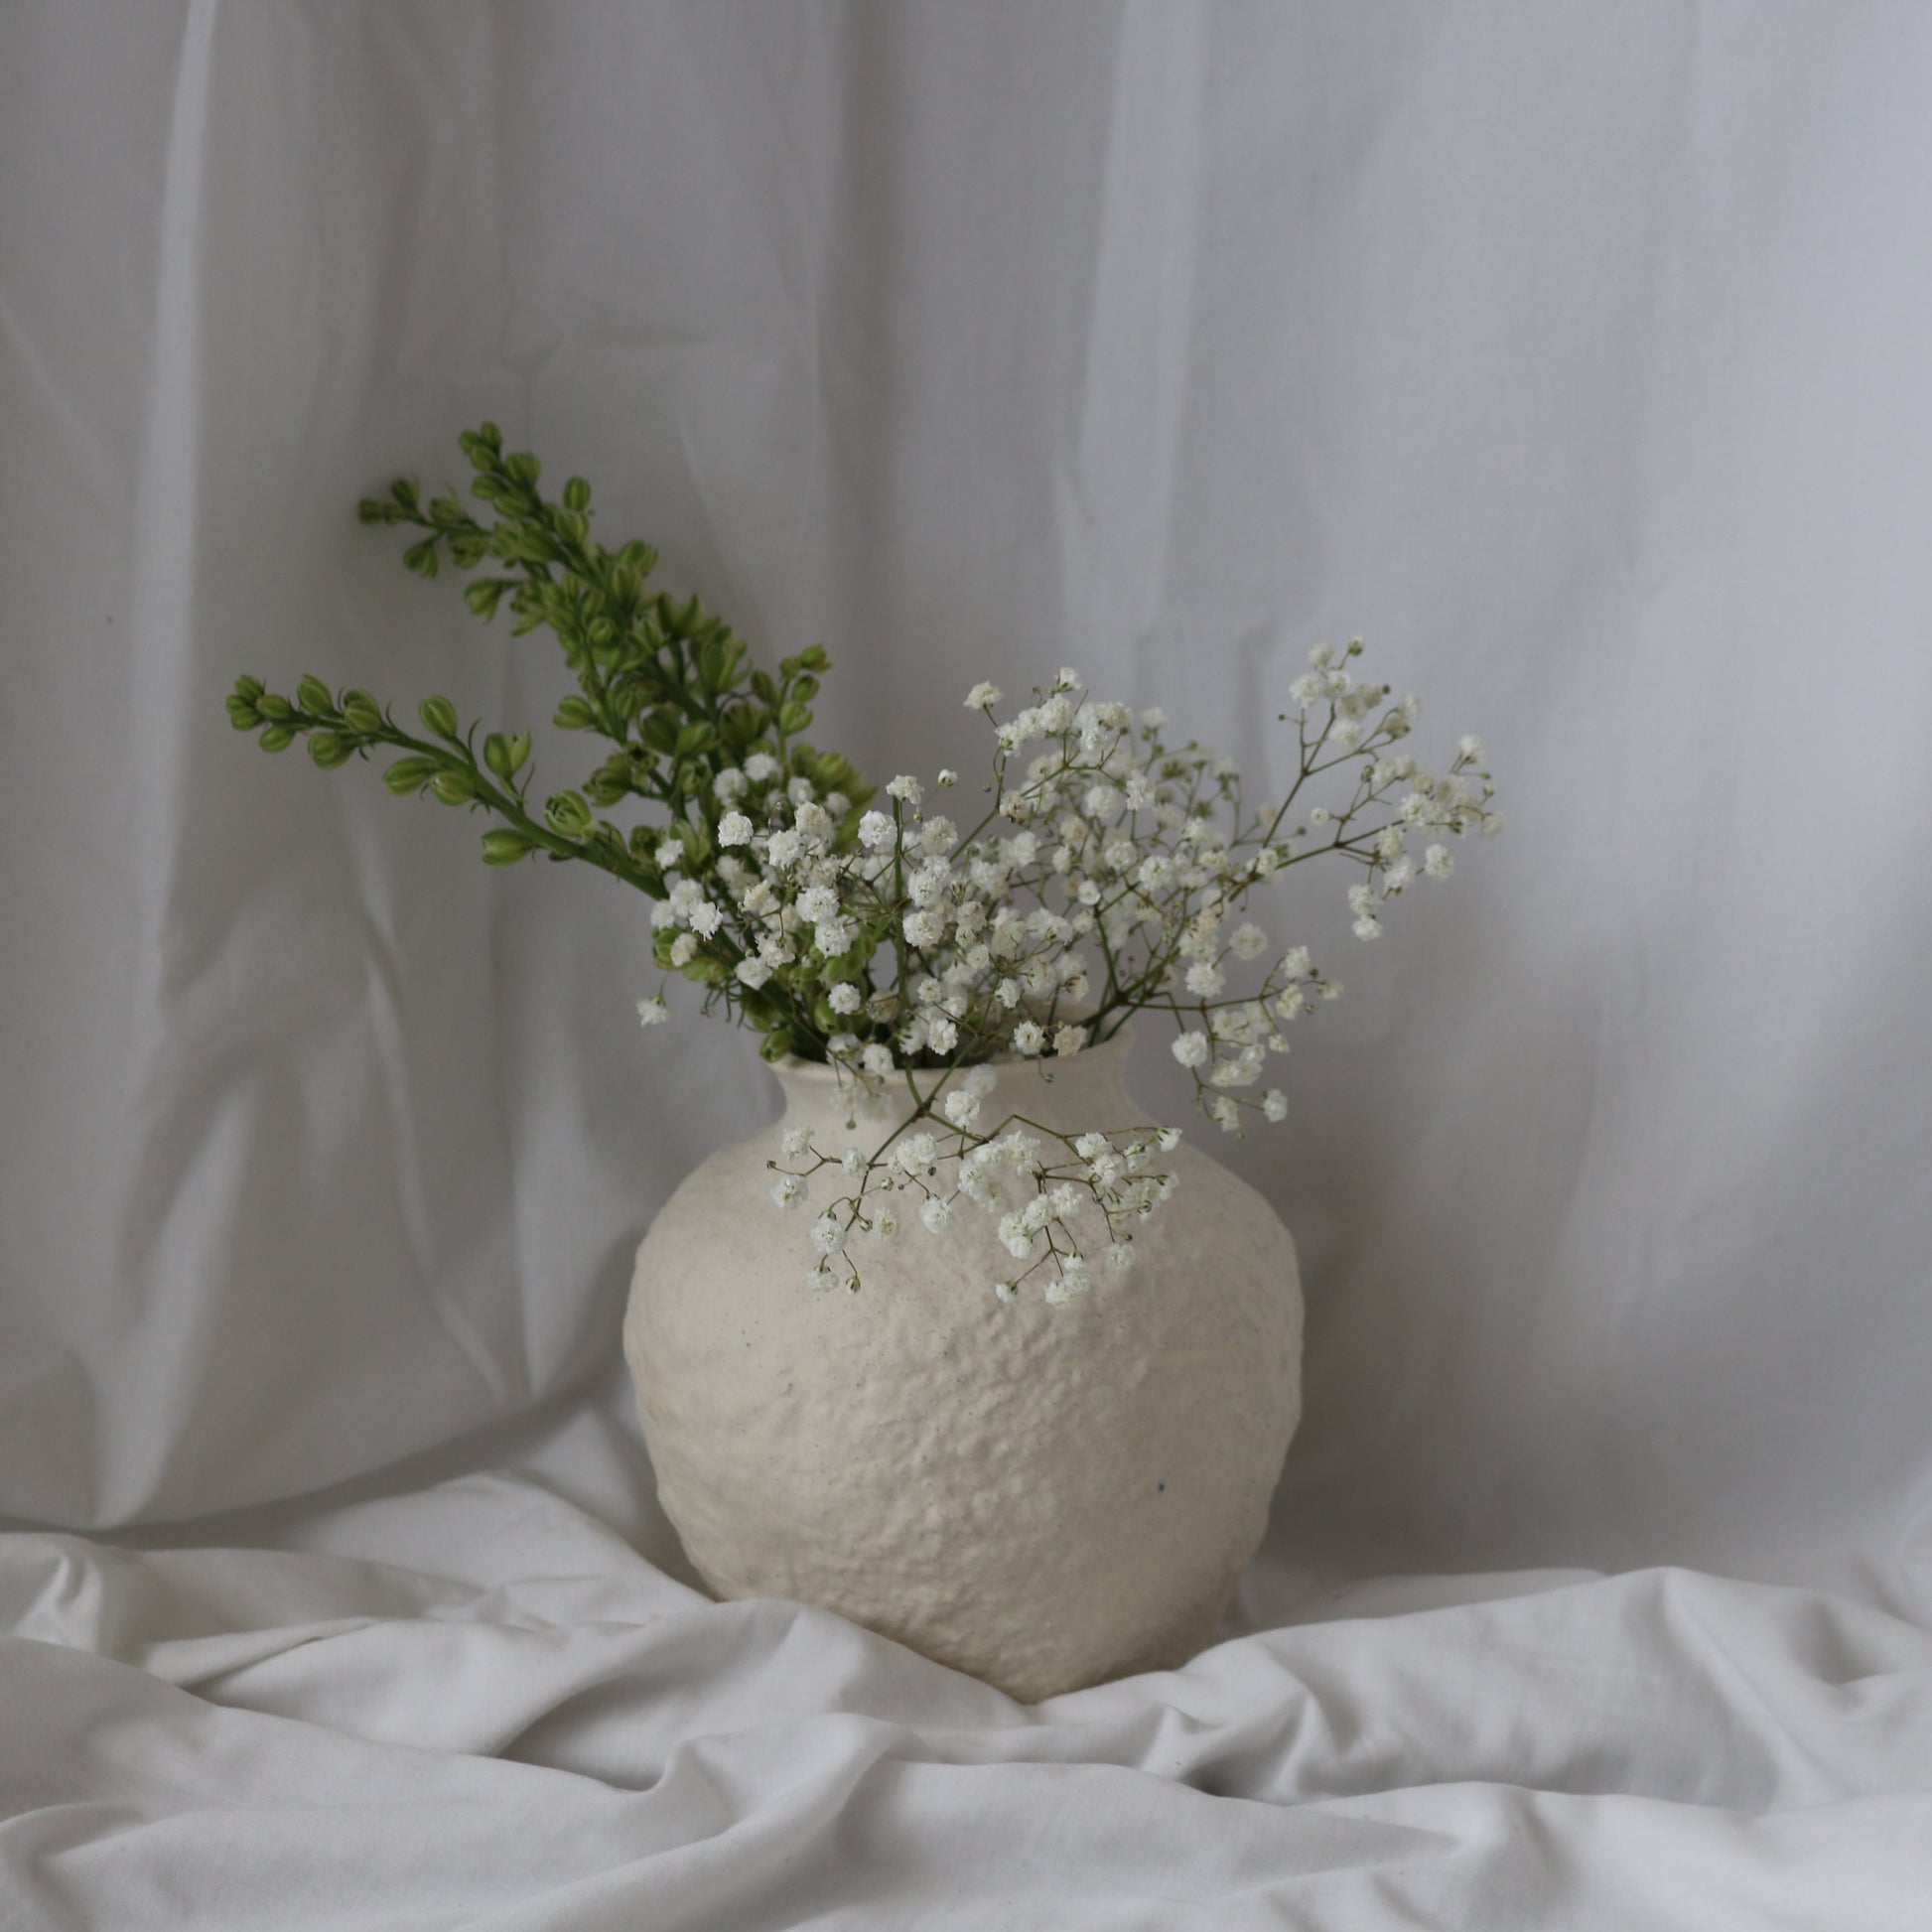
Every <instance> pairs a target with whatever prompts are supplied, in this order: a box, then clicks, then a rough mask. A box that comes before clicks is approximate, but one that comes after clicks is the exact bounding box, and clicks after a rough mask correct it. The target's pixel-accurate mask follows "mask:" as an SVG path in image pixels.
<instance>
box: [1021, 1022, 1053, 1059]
mask: <svg viewBox="0 0 1932 1932" xmlns="http://www.w3.org/2000/svg"><path fill="white" fill-rule="evenodd" d="M1045 1044H1046V1029H1045V1028H1044V1027H1042V1026H1040V1025H1039V1023H1038V1022H1037V1021H1035V1020H1023V1021H1021V1023H1020V1024H1019V1026H1017V1027H1016V1028H1014V1030H1013V1050H1014V1051H1015V1052H1016V1053H1025V1054H1026V1055H1028V1056H1029V1057H1030V1058H1031V1057H1032V1056H1033V1055H1034V1054H1035V1053H1037V1052H1038V1051H1039V1050H1040V1048H1041V1047H1043V1046H1044V1045H1045Z"/></svg>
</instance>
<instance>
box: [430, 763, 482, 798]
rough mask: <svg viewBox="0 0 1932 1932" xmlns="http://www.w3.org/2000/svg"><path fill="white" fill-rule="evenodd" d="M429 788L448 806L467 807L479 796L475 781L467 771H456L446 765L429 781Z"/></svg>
mask: <svg viewBox="0 0 1932 1932" xmlns="http://www.w3.org/2000/svg"><path fill="white" fill-rule="evenodd" d="M429 788H430V790H431V791H433V792H435V794H436V795H437V797H439V798H440V799H442V801H443V802H444V804H446V805H467V804H468V803H469V802H470V801H471V799H473V798H474V797H476V795H477V787H476V783H475V781H474V780H473V779H472V778H471V776H470V774H469V772H467V771H454V770H452V769H451V768H450V767H449V766H448V765H445V766H444V767H443V769H442V770H441V771H439V772H438V773H437V774H436V776H435V777H433V778H432V779H431V780H430V781H429Z"/></svg>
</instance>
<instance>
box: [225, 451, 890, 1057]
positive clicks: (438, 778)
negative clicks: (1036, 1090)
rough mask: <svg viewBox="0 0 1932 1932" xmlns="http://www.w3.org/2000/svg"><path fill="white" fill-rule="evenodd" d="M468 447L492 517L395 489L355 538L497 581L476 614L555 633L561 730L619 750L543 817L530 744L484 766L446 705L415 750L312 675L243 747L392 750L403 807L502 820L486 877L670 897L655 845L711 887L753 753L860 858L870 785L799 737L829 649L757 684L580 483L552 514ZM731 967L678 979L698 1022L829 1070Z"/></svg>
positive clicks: (240, 713)
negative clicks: (615, 537)
mask: <svg viewBox="0 0 1932 1932" xmlns="http://www.w3.org/2000/svg"><path fill="white" fill-rule="evenodd" d="M459 440H460V442H461V445H462V449H463V452H464V454H465V455H466V456H467V457H468V458H469V460H470V463H471V466H472V468H473V469H474V471H475V472H476V475H475V477H474V478H473V480H472V482H471V483H470V493H471V495H472V496H474V497H475V498H476V499H477V500H478V502H479V503H481V504H482V505H483V514H482V515H481V516H479V515H475V514H472V512H471V511H470V510H469V509H468V508H467V507H466V506H465V504H464V501H463V499H462V497H461V496H460V495H459V493H458V492H457V490H456V488H455V487H454V486H451V487H448V488H446V489H445V490H444V491H443V492H442V493H441V494H439V495H436V496H433V497H429V498H427V499H426V498H425V497H424V495H423V492H422V487H421V485H420V483H418V482H417V481H416V480H415V479H414V478H401V479H398V480H397V481H396V482H395V483H392V484H391V485H390V489H389V494H388V496H387V497H386V498H378V497H369V498H365V499H364V500H363V501H362V503H361V504H360V506H359V514H360V517H361V520H362V521H363V522H364V523H370V524H388V525H406V526H410V527H413V528H416V529H419V530H422V531H423V532H425V534H424V535H423V536H422V537H421V538H419V539H418V540H417V541H416V542H415V543H413V544H411V545H410V547H409V548H408V550H406V551H405V552H404V553H403V562H404V563H405V564H406V565H407V566H408V567H409V569H411V570H412V571H414V572H415V573H416V574H417V575H418V576H421V577H425V578H433V577H435V576H437V575H438V574H439V573H440V572H441V570H442V567H443V563H444V560H445V559H446V558H447V560H448V561H449V563H450V564H451V565H452V566H453V567H454V568H456V569H458V570H461V571H466V572H478V571H485V567H486V566H487V567H488V568H487V570H486V572H485V574H483V575H476V576H473V577H472V579H471V581H470V583H469V584H468V585H467V586H466V587H465V591H464V598H465V601H466V602H467V603H468V604H469V606H470V609H471V611H472V612H473V613H474V614H475V615H476V616H477V617H479V618H481V619H482V620H483V621H484V622H485V623H487V622H489V621H491V620H492V619H493V618H494V617H495V615H496V613H497V611H498V610H499V609H501V608H503V607H504V606H505V605H507V607H508V609H509V612H510V614H511V616H512V618H513V619H514V623H513V626H512V634H513V635H515V636H519V637H520V636H523V635H526V634H527V633H529V632H531V631H533V630H538V629H547V630H549V631H550V632H551V633H552V634H553V635H554V636H555V638H556V640H557V642H558V644H559V646H560V647H561V649H562V652H563V656H564V662H565V664H566V665H567V666H568V668H569V670H570V671H571V673H572V675H573V676H574V677H575V679H576V683H577V691H576V692H575V693H574V694H573V695H571V696H568V697H566V698H564V700H563V701H562V702H561V703H560V704H559V705H558V706H557V710H556V716H555V718H554V721H553V722H554V723H555V724H556V725H557V726H558V727H559V728H561V729H562V730H564V731H571V732H586V733H589V734H591V735H592V736H593V737H594V738H598V739H601V740H603V741H604V742H605V743H606V744H608V745H609V746H610V747H611V749H610V751H609V752H608V753H607V754H606V755H605V756H604V757H603V758H602V759H600V761H599V762H598V763H597V765H596V766H595V767H594V768H593V769H592V770H591V771H590V773H589V774H588V775H587V776H586V777H585V778H584V779H583V780H582V781H581V782H580V783H579V784H578V785H576V786H572V787H568V788H566V789H564V790H561V791H557V792H553V793H551V794H549V795H548V796H547V797H545V798H544V799H543V801H542V804H541V805H540V806H537V805H536V804H534V803H533V800H532V796H531V792H530V783H531V777H532V771H531V766H530V758H531V737H530V733H529V732H528V731H516V732H504V731H491V732H488V733H486V734H484V735H483V748H482V752H481V755H480V754H479V752H478V748H477V740H478V735H479V732H480V731H481V730H482V727H481V725H480V724H478V723H471V724H469V725H467V726H466V725H464V724H463V723H462V722H461V720H460V718H459V715H458V712H457V709H456V707H455V705H453V704H452V703H451V702H450V700H449V699H448V698H445V697H440V696H432V697H428V698H425V699H423V700H422V702H421V703H420V704H419V705H418V706H417V707H416V717H417V720H418V722H419V723H420V726H421V733H420V734H418V733H415V732H411V731H408V730H405V729H404V728H403V727H402V726H401V725H399V724H398V723H397V721H396V717H395V713H394V711H393V710H392V708H391V707H390V706H388V705H387V704H383V703H380V702H378V701H377V700H376V699H375V698H374V697H372V696H371V695H370V694H369V693H368V692H367V691H362V690H356V689H347V690H343V691H339V692H332V691H331V690H330V688H329V687H328V686H327V685H326V684H324V683H323V681H322V680H321V679H320V678H317V677H314V676H305V677H303V678H302V679H301V680H300V681H299V683H298V684H297V685H296V687H295V692H294V695H293V696H292V697H284V696H281V695H279V694H277V693H275V692H273V691H270V690H269V689H268V688H267V687H266V686H265V685H264V683H263V682H262V680H261V679H260V678H258V677H253V676H243V677H239V678H237V679H236V680H235V686H234V690H233V692H232V693H231V694H230V695H229V697H228V700H227V709H228V716H229V719H230V721H231V722H232V723H233V725H234V727H235V729H236V730H237V731H246V732H256V731H258V732H259V733H260V740H259V743H260V745H261V748H262V750H263V751H265V752H281V751H286V750H287V749H288V747H289V746H291V745H293V744H294V743H295V742H296V740H297V739H302V740H304V741H306V743H307V745H308V749H309V756H310V757H311V759H314V760H315V762H316V763H317V764H318V765H319V766H321V767H322V768H323V769H324V770H333V769H335V768H337V767H339V766H342V765H345V764H347V763H348V762H349V760H350V759H366V758H367V757H368V756H369V755H370V754H371V753H372V752H374V751H377V750H379V749H387V750H392V751H398V752H401V753H403V754H404V756H403V757H402V758H400V759H397V760H396V761H395V762H394V763H392V764H390V765H389V766H388V767H387V769H386V770H385V771H384V772H383V774H382V777H383V782H384V783H385V784H386V785H387V786H388V788H389V789H390V791H392V792H394V793H395V794H396V795H397V796H399V797H400V796H405V795H407V794H410V793H415V794H418V795H429V796H432V797H434V798H436V799H438V800H440V801H441V802H442V803H444V804H446V805H452V806H462V807H465V808H467V809H469V810H472V811H477V810H482V811H484V812H487V813H490V814H493V815H494V816H495V817H497V818H499V819H500V820H502V821H503V822H502V823H501V824H500V825H498V826H496V827H494V828H492V829H491V830H489V831H487V832H485V833H484V834H483V863H484V864H485V865H490V866H509V865H515V864H517V863H518V862H519V861H520V860H523V859H526V858H529V857H530V856H532V855H533V854H535V853H537V852H544V853H547V854H548V855H549V857H550V858H551V859H552V860H553V861H557V862H562V861H564V860H567V859H577V860H582V861H584V862H586V863H588V864H590V865H593V866H596V867H598V868H600V869H601V870H602V871H605V872H608V873H611V874H613V875H615V876H616V877H617V878H619V879H621V880H622V881H623V882H624V883H625V884H626V885H629V886H633V887H635V888H636V889H637V890H638V891H639V892H642V893H645V894H647V895H648V896H649V897H652V898H655V899H662V898H664V897H666V896H667V894H668V891H669V887H668V884H667V882H666V879H665V867H664V865H663V864H662V863H660V859H659V854H660V852H661V849H662V847H663V844H664V841H665V840H666V839H667V838H672V839H675V840H676V841H677V842H678V844H679V846H680V847H681V848H682V859H681V860H680V862H679V863H678V865H677V867H676V868H675V869H677V870H681V871H683V872H685V873H686V874H687V875H688V874H691V873H694V872H697V871H700V870H702V869H703V868H704V866H705V864H706V862H707V861H708V860H709V859H711V858H712V857H713V856H714V853H713V842H714V838H715V820H716V816H717V806H716V802H715V800H714V799H713V797H712V796H711V784H712V780H713V779H714V778H715V777H716V775H717V774H718V772H719V771H721V770H723V769H725V768H726V767H728V766H738V765H742V763H743V762H744V760H745V759H747V758H749V757H752V756H754V755H756V754H759V753H763V754H765V755H767V756H769V757H771V758H774V759H777V760H778V762H779V764H780V765H781V766H782V767H783V768H784V769H785V771H786V772H788V773H790V774H792V775H794V776H797V777H803V778H807V779H809V780H811V781H812V784H813V786H814V788H815V790H816V791H817V792H818V793H819V795H821V796H823V795H826V794H834V793H835V794H841V795H843V796H844V797H845V798H846V799H847V800H848V801H849V809H848V811H847V813H846V815H845V820H844V822H843V823H842V824H841V826H840V827H839V829H838V834H837V838H838V844H839V845H840V846H845V847H849V845H850V843H851V841H852V839H853V837H854V836H855V831H856V827H857V823H858V819H859V814H860V810H861V807H862V806H863V805H864V804H865V803H866V801H867V800H868V799H870V798H871V797H872V795H873V787H872V786H870V785H869V784H867V783H865V781H864V780H863V779H862V778H861V777H860V775H859V773H858V772H857V771H856V770H855V769H854V768H853V766H852V765H851V763H850V762H849V761H848V760H847V759H844V758H842V757H840V756H839V755H838V754H837V753H832V752H822V751H819V750H817V749H815V748H814V747H813V746H812V745H811V744H810V743H809V742H808V741H807V740H806V739H805V737H804V734H805V732H806V731H807V730H808V729H809V727H810V725H811V722H812V711H811V701H812V699H813V698H814V697H815V696H816V695H817V692H818V688H819V679H820V678H821V676H822V675H823V674H824V673H825V672H826V671H827V670H829V669H830V668H831V662H830V659H829V658H828V657H827V655H826V653H825V650H824V648H823V646H821V645H816V644H815V645H813V646H812V647H811V648H810V649H809V650H805V651H802V652H800V653H799V654H798V655H796V656H793V657H787V658H785V659H783V660H782V661H781V662H780V663H779V665H778V668H777V672H776V675H773V674H772V673H771V672H770V671H767V670H763V669H761V668H759V667H757V666H755V665H754V664H753V663H752V662H751V657H750V652H749V650H748V648H747V646H746V644H745V641H744V640H743V639H742V638H741V637H739V636H738V635H737V634H736V633H735V632H734V631H733V630H732V628H731V627H730V625H729V624H727V623H726V622H725V621H724V620H723V619H722V618H719V617H717V616H714V615H713V614H712V613H710V612H708V611H707V610H705V608H704V607H703V605H702V604H701V603H700V602H699V600H698V598H697V597H696V596H695V595H693V596H690V597H687V598H685V599H683V600H682V601H680V600H678V599H676V598H674V597H672V596H671V595H670V594H669V593H668V592H664V591H653V590H651V589H650V588H649V587H648V580H649V578H650V575H651V573H652V571H653V570H654V569H655V568H656V565H657V553H656V551H654V550H653V549H652V548H651V547H650V545H649V544H647V543H642V542H634V541H633V542H630V543H626V544H624V545H623V546H622V547H621V548H620V549H617V550H611V549H608V548H606V547H605V546H604V545H603V544H601V543H599V542H598V541H597V540H596V539H595V538H594V537H593V536H592V534H591V486H590V484H589V483H586V482H585V481H584V479H583V478H581V477H573V478H572V479H571V480H570V481H569V482H568V483H565V485H564V489H563V495H562V499H561V500H560V501H553V500H551V499H549V498H547V497H546V496H544V495H543V494H542V492H541V491H540V489H539V488H538V483H539V481H540V478H541V475H542V470H541V466H540V465H539V463H538V461H537V459H536V457H535V456H533V455H531V454H530V453H529V452H527V451H516V452H512V453H509V454H507V455H506V454H505V453H504V450H503V439H502V432H501V431H500V430H498V429H497V427H496V426H495V424H493V423H483V424H481V425H480V426H479V427H478V428H477V429H475V430H471V431H468V432H466V433H465V434H464V435H463V436H462V437H461V438H460V439H459ZM633 798H634V799H637V800H641V801H643V803H644V804H645V805H646V806H648V807H652V808H656V810H655V811H654V812H653V816H652V817H651V818H650V819H649V820H648V821H645V822H639V823H636V824H632V825H629V826H627V827H626V826H623V825H620V824H618V823H617V822H615V821H614V820H612V819H610V818H608V817H604V816H600V813H601V812H608V811H610V810H612V809H614V808H616V807H618V806H620V805H621V804H622V803H623V801H625V800H626V799H633ZM657 812H661V814H662V815H661V816H657V815H656V813H657ZM730 966H731V958H730V956H728V955H727V953H726V952H725V949H723V948H718V949H715V952H714V951H713V950H711V949H704V950H700V952H699V953H698V955H697V956H696V957H695V958H693V959H691V960H689V961H687V962H686V963H685V964H684V965H683V966H682V967H681V968H680V969H679V970H681V971H683V972H684V973H685V974H686V976H687V977H689V978H691V979H694V980H696V981H698V982H699V983H700V984H701V985H703V986H704V987H705V989H706V1004H707V1006H710V1005H714V1004H717V1003H719V1002H722V1003H723V1004H725V1005H726V1006H727V1007H728V1008H729V1009H730V1010H731V1012H732V1015H733V1017H734V1018H741V1019H743V1020H744V1021H746V1022H747V1023H748V1024H750V1025H752V1026H754V1027H756V1028H758V1029H759V1031H761V1032H763V1033H764V1034H765V1035H766V1039H765V1051H766V1052H767V1053H768V1054H769V1055H770V1056H772V1057H776V1056H778V1055H779V1054H782V1053H784V1052H792V1051H801V1052H805V1053H808V1054H812V1055H813V1056H822V1053H823V1029H822V1028H821V1027H820V1026H819V1025H818V1024H817V1023H816V1022H815V1020H814V1018H813V1011H812V1009H813V1004H814V1002H813V999H812V998H811V995H810V992H809V990H807V989H804V988H802V987H801V988H800V989H798V990H797V991H795V992H794V990H793V989H792V988H790V987H788V986H787V984H786V983H785V980H784V978H783V977H782V976H774V977H773V979H772V980H770V981H768V982H767V983H766V984H765V985H764V986H762V987H759V988H756V989H754V988H750V987H746V986H744V985H742V984H740V983H738V982H736V981H735V980H734V979H733V977H732V975H731V971H730Z"/></svg>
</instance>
